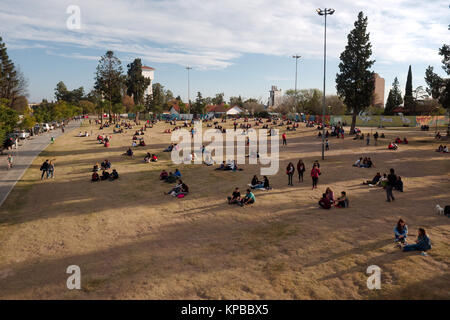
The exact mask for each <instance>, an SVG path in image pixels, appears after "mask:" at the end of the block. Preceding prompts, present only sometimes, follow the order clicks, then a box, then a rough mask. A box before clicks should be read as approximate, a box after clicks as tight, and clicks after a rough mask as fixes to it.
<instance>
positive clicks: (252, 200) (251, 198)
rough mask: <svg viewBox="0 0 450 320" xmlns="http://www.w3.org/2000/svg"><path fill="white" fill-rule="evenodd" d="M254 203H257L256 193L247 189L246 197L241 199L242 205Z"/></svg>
mask: <svg viewBox="0 0 450 320" xmlns="http://www.w3.org/2000/svg"><path fill="white" fill-rule="evenodd" d="M253 203H255V195H254V194H253V192H252V191H251V190H250V189H247V193H246V194H245V196H244V198H242V199H241V202H240V206H241V207H243V206H244V205H250V204H253Z"/></svg>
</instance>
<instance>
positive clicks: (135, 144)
mask: <svg viewBox="0 0 450 320" xmlns="http://www.w3.org/2000/svg"><path fill="white" fill-rule="evenodd" d="M131 146H132V147H133V148H134V147H137V143H136V141H134V140H133V141H132V142H131Z"/></svg>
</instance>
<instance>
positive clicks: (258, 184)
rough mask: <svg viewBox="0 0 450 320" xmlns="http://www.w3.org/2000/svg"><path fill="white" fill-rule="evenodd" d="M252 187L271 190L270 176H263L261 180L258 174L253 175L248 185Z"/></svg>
mask: <svg viewBox="0 0 450 320" xmlns="http://www.w3.org/2000/svg"><path fill="white" fill-rule="evenodd" d="M248 186H249V187H250V188H251V189H262V190H271V189H272V188H271V187H270V184H269V178H267V176H264V177H263V180H262V181H260V180H259V179H258V177H257V176H256V175H254V176H253V178H252V181H251V182H250V184H249V185H248Z"/></svg>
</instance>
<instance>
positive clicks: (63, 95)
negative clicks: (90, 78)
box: [55, 81, 84, 104]
mask: <svg viewBox="0 0 450 320" xmlns="http://www.w3.org/2000/svg"><path fill="white" fill-rule="evenodd" d="M83 97H84V88H83V87H79V88H78V89H74V90H72V91H70V90H68V89H67V87H66V85H65V84H64V82H62V81H60V82H58V83H57V84H56V88H55V99H56V101H66V102H69V103H72V104H78V103H79V102H80V101H81V100H82V99H83Z"/></svg>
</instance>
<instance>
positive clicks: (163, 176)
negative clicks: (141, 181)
mask: <svg viewBox="0 0 450 320" xmlns="http://www.w3.org/2000/svg"><path fill="white" fill-rule="evenodd" d="M177 179H181V172H180V170H178V169H175V172H174V173H172V172H167V171H166V170H163V171H161V173H160V174H159V180H162V181H164V182H168V183H174V182H175V181H177Z"/></svg>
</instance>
